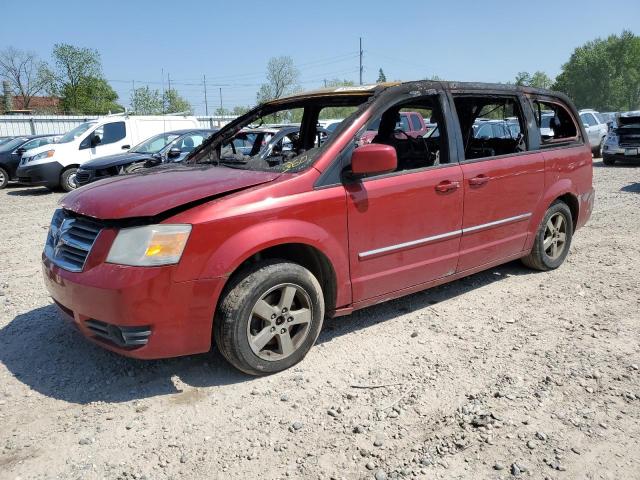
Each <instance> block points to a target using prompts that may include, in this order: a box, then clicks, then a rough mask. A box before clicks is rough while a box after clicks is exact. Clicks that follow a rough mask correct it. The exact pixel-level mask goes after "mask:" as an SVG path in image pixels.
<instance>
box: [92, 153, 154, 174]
mask: <svg viewBox="0 0 640 480" xmlns="http://www.w3.org/2000/svg"><path fill="white" fill-rule="evenodd" d="M151 158H153V154H152V153H137V152H123V153H116V154H115V155H107V156H106V157H100V158H94V159H93V160H89V161H88V162H84V163H83V164H82V168H83V169H84V170H100V169H103V168H109V167H119V166H120V165H128V164H130V163H134V162H141V161H143V160H149V159H151Z"/></svg>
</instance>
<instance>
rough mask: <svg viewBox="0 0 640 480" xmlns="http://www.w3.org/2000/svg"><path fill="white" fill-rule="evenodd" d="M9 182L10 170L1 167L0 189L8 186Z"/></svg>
mask: <svg viewBox="0 0 640 480" xmlns="http://www.w3.org/2000/svg"><path fill="white" fill-rule="evenodd" d="M8 183H9V172H7V171H6V170H5V169H4V168H0V190H2V189H3V188H4V187H6V186H7V184H8Z"/></svg>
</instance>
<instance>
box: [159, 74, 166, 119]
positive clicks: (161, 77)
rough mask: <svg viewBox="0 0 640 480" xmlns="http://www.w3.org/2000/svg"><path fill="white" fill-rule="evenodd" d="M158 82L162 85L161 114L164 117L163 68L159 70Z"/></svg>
mask: <svg viewBox="0 0 640 480" xmlns="http://www.w3.org/2000/svg"><path fill="white" fill-rule="evenodd" d="M160 72H161V73H160V81H161V83H162V114H163V115H164V107H165V103H166V102H165V97H164V68H162V69H160Z"/></svg>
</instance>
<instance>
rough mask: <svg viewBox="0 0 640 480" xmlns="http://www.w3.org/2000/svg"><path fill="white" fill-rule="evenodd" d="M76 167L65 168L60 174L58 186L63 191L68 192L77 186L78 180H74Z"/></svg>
mask: <svg viewBox="0 0 640 480" xmlns="http://www.w3.org/2000/svg"><path fill="white" fill-rule="evenodd" d="M77 172H78V169H77V168H75V167H71V168H67V169H66V170H65V171H64V172H62V175H60V187H61V188H62V190H64V191H65V192H70V191H71V190H75V189H76V188H78V182H77V181H76V173H77Z"/></svg>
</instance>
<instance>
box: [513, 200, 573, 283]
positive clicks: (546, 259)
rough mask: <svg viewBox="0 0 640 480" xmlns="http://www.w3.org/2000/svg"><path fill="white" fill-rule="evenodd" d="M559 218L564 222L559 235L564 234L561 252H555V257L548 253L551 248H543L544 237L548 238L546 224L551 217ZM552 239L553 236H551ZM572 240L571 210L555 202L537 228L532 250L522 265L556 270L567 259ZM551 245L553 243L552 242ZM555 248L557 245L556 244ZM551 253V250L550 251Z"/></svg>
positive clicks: (542, 269)
mask: <svg viewBox="0 0 640 480" xmlns="http://www.w3.org/2000/svg"><path fill="white" fill-rule="evenodd" d="M558 215H559V216H561V217H562V218H563V222H564V231H563V232H560V233H564V235H565V237H564V238H565V240H564V243H563V244H562V249H561V251H556V256H554V255H552V253H550V251H549V249H553V246H552V245H550V246H549V247H547V248H545V246H544V243H545V237H547V238H549V235H548V223H549V221H550V220H551V219H552V217H553V218H554V220H555V219H557V216H558ZM551 237H553V234H551ZM572 238H573V219H572V215H571V210H570V209H569V207H568V206H567V204H566V203H564V202H563V201H561V200H556V201H555V202H554V203H553V204H552V205H551V206H550V207H549V209H548V210H547V213H545V215H544V217H543V219H542V222H541V223H540V226H539V227H538V231H537V233H536V238H535V241H534V242H533V248H532V249H531V253H529V255H527V256H526V257H524V258H522V263H524V264H525V265H526V266H527V267H529V268H533V269H535V270H541V271H547V270H553V269H555V268H558V267H559V266H560V265H562V263H563V262H564V260H565V258H567V254H568V253H569V249H570V248H571V239H572ZM552 244H553V242H552ZM556 246H557V243H556ZM551 251H553V250H551Z"/></svg>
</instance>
